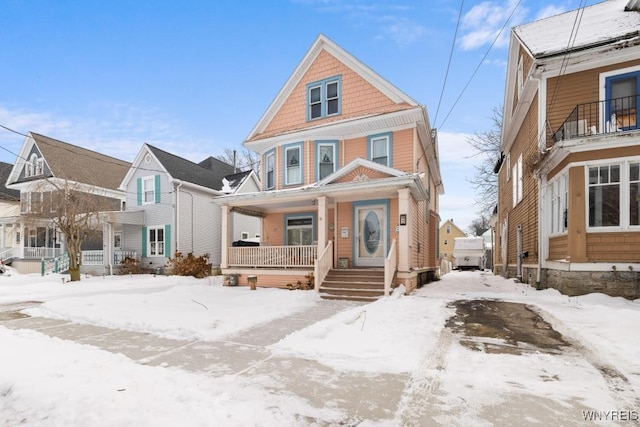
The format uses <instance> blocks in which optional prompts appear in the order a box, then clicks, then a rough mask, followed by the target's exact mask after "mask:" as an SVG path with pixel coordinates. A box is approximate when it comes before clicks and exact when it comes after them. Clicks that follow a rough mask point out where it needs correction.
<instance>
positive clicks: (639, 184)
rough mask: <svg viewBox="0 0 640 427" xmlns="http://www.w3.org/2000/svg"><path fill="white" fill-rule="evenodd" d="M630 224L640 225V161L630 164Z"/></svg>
mask: <svg viewBox="0 0 640 427" xmlns="http://www.w3.org/2000/svg"><path fill="white" fill-rule="evenodd" d="M629 225H640V163H631V164H629Z"/></svg>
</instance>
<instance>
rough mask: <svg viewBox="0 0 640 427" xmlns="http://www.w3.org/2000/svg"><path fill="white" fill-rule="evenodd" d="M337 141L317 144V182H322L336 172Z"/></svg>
mask: <svg viewBox="0 0 640 427" xmlns="http://www.w3.org/2000/svg"><path fill="white" fill-rule="evenodd" d="M337 146H338V142H337V141H318V142H316V161H317V164H316V171H317V172H316V175H317V180H318V181H319V180H321V179H323V178H326V177H327V176H329V175H331V174H332V173H334V172H335V171H336V165H337V163H338V162H337V156H338V153H337V152H338V150H337Z"/></svg>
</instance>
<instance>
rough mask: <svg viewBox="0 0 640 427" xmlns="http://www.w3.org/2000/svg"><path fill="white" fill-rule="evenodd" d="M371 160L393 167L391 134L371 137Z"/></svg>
mask: <svg viewBox="0 0 640 427" xmlns="http://www.w3.org/2000/svg"><path fill="white" fill-rule="evenodd" d="M369 160H371V161H373V162H375V163H379V164H381V165H385V166H389V167H391V134H390V133H386V134H381V135H373V136H370V137H369Z"/></svg>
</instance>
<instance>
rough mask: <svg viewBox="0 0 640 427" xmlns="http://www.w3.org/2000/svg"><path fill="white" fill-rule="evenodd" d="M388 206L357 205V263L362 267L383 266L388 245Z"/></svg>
mask: <svg viewBox="0 0 640 427" xmlns="http://www.w3.org/2000/svg"><path fill="white" fill-rule="evenodd" d="M386 218H387V213H386V206H385V205H370V206H359V207H356V212H355V219H356V224H355V236H356V240H357V242H356V245H355V246H356V249H355V264H356V266H360V267H383V266H384V257H385V255H386V247H387V224H386Z"/></svg>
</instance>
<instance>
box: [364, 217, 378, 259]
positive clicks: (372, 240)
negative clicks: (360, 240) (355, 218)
mask: <svg viewBox="0 0 640 427" xmlns="http://www.w3.org/2000/svg"><path fill="white" fill-rule="evenodd" d="M363 228H364V229H363V233H364V237H365V248H366V249H367V252H369V253H370V254H374V253H376V251H377V250H378V246H380V220H379V219H378V215H376V213H375V212H373V211H370V212H369V213H367V216H366V217H365V219H364V227H363Z"/></svg>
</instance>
